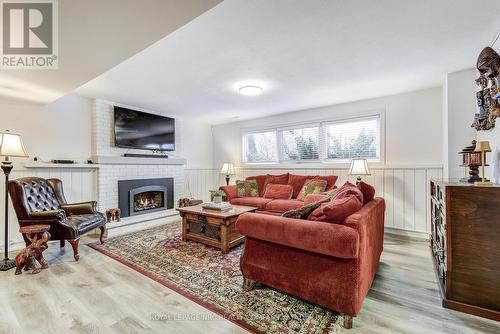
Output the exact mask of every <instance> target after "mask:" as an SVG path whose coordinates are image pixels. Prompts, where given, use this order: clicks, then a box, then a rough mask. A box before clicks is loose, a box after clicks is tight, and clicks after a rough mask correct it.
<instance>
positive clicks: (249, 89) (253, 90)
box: [239, 86, 262, 96]
mask: <svg viewBox="0 0 500 334" xmlns="http://www.w3.org/2000/svg"><path fill="white" fill-rule="evenodd" d="M239 92H240V94H242V95H246V96H255V95H260V94H262V88H261V87H259V86H243V87H240V89H239Z"/></svg>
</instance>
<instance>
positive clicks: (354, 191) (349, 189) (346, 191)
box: [332, 181, 363, 204]
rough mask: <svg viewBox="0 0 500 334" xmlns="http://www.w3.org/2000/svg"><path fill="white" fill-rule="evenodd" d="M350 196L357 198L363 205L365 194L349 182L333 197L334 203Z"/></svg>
mask: <svg viewBox="0 0 500 334" xmlns="http://www.w3.org/2000/svg"><path fill="white" fill-rule="evenodd" d="M349 195H354V196H356V198H357V199H358V200H359V202H360V203H361V204H363V193H362V192H361V190H359V189H358V187H356V186H355V185H354V184H352V183H351V182H349V181H347V182H346V183H344V185H343V186H342V187H340V188H339V190H337V192H336V193H335V195H333V197H332V201H333V200H336V199H341V198H344V197H346V196H349Z"/></svg>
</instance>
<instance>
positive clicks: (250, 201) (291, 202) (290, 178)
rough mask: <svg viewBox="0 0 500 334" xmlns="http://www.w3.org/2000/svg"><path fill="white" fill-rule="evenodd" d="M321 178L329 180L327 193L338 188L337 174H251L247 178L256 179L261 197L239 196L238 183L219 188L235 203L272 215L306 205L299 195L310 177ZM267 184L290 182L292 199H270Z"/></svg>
mask: <svg viewBox="0 0 500 334" xmlns="http://www.w3.org/2000/svg"><path fill="white" fill-rule="evenodd" d="M314 178H319V179H323V180H326V181H327V187H326V189H325V193H328V192H329V191H331V190H333V189H335V188H336V186H335V183H336V182H337V179H338V177H337V176H335V175H329V176H319V175H294V174H289V173H286V174H282V175H257V176H249V177H247V178H246V180H256V181H257V185H258V190H259V197H237V190H236V185H234V184H233V185H229V186H221V187H220V188H219V189H220V190H222V191H224V192H225V193H226V199H225V200H226V201H228V202H230V203H231V204H234V205H245V206H252V207H255V208H258V211H257V212H259V213H268V214H272V215H281V214H282V213H283V212H286V211H288V210H292V209H297V208H300V207H302V206H303V205H304V201H300V200H297V199H296V198H297V195H298V194H299V192H300V189H301V188H302V186H303V185H304V182H305V181H306V180H308V179H314ZM267 184H289V185H291V186H292V188H293V196H292V198H291V199H270V198H264V191H265V189H266V185H267Z"/></svg>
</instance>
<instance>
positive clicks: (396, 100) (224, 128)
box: [213, 87, 443, 168]
mask: <svg viewBox="0 0 500 334" xmlns="http://www.w3.org/2000/svg"><path fill="white" fill-rule="evenodd" d="M442 96H443V93H442V89H441V88H440V87H438V88H431V89H425V90H420V91H416V92H411V93H406V94H398V95H392V96H387V97H381V98H376V99H370V100H364V101H359V102H354V103H346V104H341V105H334V106H329V107H323V108H317V109H311V110H302V111H296V112H291V113H287V114H282V115H277V116H271V117H266V118H260V119H255V120H249V121H242V122H236V123H230V124H224V125H218V126H214V127H213V138H214V139H213V140H214V144H213V150H214V160H213V162H214V168H220V166H221V165H222V163H223V162H224V161H232V162H234V163H236V164H237V165H240V164H241V129H242V128H249V127H250V128H253V127H266V126H274V125H279V124H287V123H294V122H307V121H313V120H321V119H323V120H325V119H326V120H327V119H329V118H336V117H341V116H342V115H350V116H352V115H355V114H356V113H364V112H369V111H374V110H380V109H383V110H385V119H386V126H385V131H386V134H385V145H386V147H385V160H386V161H385V164H386V165H405V166H415V165H441V164H442V161H443V156H442V149H441V148H442V126H443V118H442V113H443V110H442V109H443V107H442ZM327 166H328V165H327V164H326V165H324V167H325V168H326V167H327ZM301 168H307V166H306V165H302V166H301Z"/></svg>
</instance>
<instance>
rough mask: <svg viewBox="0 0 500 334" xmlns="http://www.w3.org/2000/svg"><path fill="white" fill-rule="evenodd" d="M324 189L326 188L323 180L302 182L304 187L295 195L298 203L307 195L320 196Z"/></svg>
mask: <svg viewBox="0 0 500 334" xmlns="http://www.w3.org/2000/svg"><path fill="white" fill-rule="evenodd" d="M325 188H326V181H325V180H319V179H309V180H306V182H304V185H303V186H302V189H301V190H300V192H299V194H298V195H297V199H298V200H299V201H303V200H304V199H305V198H306V196H307V195H309V194H321V193H322V192H323V191H325Z"/></svg>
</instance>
